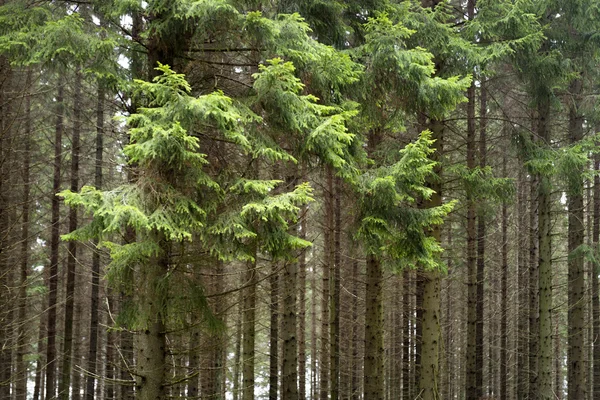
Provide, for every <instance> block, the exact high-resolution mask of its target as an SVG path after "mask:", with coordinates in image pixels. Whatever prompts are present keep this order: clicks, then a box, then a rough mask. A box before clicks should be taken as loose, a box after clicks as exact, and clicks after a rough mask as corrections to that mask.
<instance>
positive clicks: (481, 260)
mask: <svg viewBox="0 0 600 400" xmlns="http://www.w3.org/2000/svg"><path fill="white" fill-rule="evenodd" d="M480 79H481V81H482V83H481V98H480V101H481V107H480V113H479V118H480V122H479V124H480V127H479V167H480V168H481V169H483V168H485V166H486V156H487V148H486V147H487V144H486V135H487V125H486V114H487V93H486V91H485V84H484V82H483V81H484V79H485V77H481V78H480ZM484 281H485V214H484V212H483V210H481V209H480V210H479V215H478V217H477V276H476V286H477V290H476V294H477V300H476V321H477V324H476V331H475V338H476V340H475V341H476V345H475V348H476V354H475V368H476V371H477V379H476V384H477V385H476V386H477V391H478V394H479V396H482V395H483V392H484V390H483V339H484V337H483V303H484V300H483V296H484V293H483V284H484ZM495 333H496V330H495V329H494V330H491V331H490V332H489V338H490V340H491V341H492V340H493V336H494V335H495ZM491 348H493V347H491ZM490 360H491V358H490ZM488 375H489V377H490V379H492V378H493V373H492V372H491V371H488ZM491 386H492V385H489V388H490V389H491Z"/></svg>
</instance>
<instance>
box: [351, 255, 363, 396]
mask: <svg viewBox="0 0 600 400" xmlns="http://www.w3.org/2000/svg"><path fill="white" fill-rule="evenodd" d="M352 254H354V253H352ZM358 284H359V283H358V260H357V259H356V257H353V260H352V306H351V308H352V311H351V314H352V377H351V379H350V381H351V382H350V387H351V389H350V391H351V394H350V400H359V399H360V393H361V392H360V371H361V365H360V357H359V355H358V346H359V334H358Z"/></svg>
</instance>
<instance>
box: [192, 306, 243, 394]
mask: <svg viewBox="0 0 600 400" xmlns="http://www.w3.org/2000/svg"><path fill="white" fill-rule="evenodd" d="M197 324H198V319H197V318H196V316H195V315H192V326H193V327H192V329H191V334H190V338H191V340H190V343H189V347H188V368H187V370H188V374H189V375H190V378H189V379H188V380H187V391H186V393H187V397H188V398H190V399H196V398H198V395H199V392H198V382H199V378H198V375H199V371H200V340H201V339H200V329H199V328H198V327H197V326H196V325H197ZM235 389H237V388H235ZM235 389H234V393H236V394H237V391H235Z"/></svg>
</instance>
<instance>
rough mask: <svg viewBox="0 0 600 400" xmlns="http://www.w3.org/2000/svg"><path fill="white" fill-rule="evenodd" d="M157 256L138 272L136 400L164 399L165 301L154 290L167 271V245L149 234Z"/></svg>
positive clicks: (156, 233) (156, 236)
mask: <svg viewBox="0 0 600 400" xmlns="http://www.w3.org/2000/svg"><path fill="white" fill-rule="evenodd" d="M152 236H153V238H152V239H151V240H153V241H155V242H156V243H157V244H158V245H159V246H160V253H159V254H158V255H156V256H154V257H152V258H151V259H150V260H149V262H148V263H146V264H145V265H144V266H143V268H140V269H139V276H138V278H137V285H138V288H139V292H138V293H137V296H138V298H137V304H138V307H139V313H140V315H141V316H142V318H143V319H142V321H140V323H141V327H140V329H139V331H138V332H136V334H135V344H134V347H135V350H136V375H137V376H136V389H137V394H136V399H139V400H157V399H163V398H165V396H166V372H167V365H166V353H167V348H166V346H167V343H166V326H165V321H166V319H167V315H166V312H167V305H166V301H167V298H166V296H165V295H164V294H163V293H159V292H157V288H160V287H161V286H162V285H164V279H165V276H166V274H167V273H168V271H169V254H170V249H169V243H168V242H167V240H166V238H165V237H164V235H163V234H161V233H159V232H153V233H152Z"/></svg>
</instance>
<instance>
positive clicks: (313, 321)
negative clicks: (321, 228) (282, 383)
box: [310, 264, 318, 399]
mask: <svg viewBox="0 0 600 400" xmlns="http://www.w3.org/2000/svg"><path fill="white" fill-rule="evenodd" d="M311 270H312V273H311V279H310V291H311V293H312V296H311V301H310V398H311V399H316V398H317V357H318V354H317V272H316V269H315V266H314V264H313V266H312V268H311Z"/></svg>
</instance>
